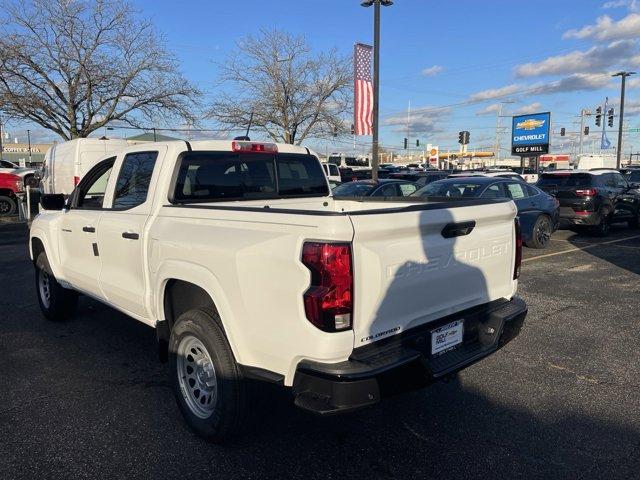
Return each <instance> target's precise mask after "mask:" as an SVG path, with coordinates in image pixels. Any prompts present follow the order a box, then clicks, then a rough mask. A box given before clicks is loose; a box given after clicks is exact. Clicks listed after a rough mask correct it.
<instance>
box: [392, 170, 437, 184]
mask: <svg viewBox="0 0 640 480" xmlns="http://www.w3.org/2000/svg"><path fill="white" fill-rule="evenodd" d="M448 175H449V173H448V172H444V171H440V170H426V171H422V172H403V173H394V174H391V175H389V178H393V179H396V180H406V181H408V182H413V183H415V184H416V186H418V188H422V187H424V186H425V185H427V184H428V183H431V182H435V181H437V180H442V179H443V178H447V176H448Z"/></svg>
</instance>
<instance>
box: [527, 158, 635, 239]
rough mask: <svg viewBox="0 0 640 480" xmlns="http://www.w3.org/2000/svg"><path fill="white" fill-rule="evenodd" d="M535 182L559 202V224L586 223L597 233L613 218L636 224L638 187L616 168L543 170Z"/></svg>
mask: <svg viewBox="0 0 640 480" xmlns="http://www.w3.org/2000/svg"><path fill="white" fill-rule="evenodd" d="M537 186H538V187H539V188H540V189H542V190H544V191H545V192H547V193H550V194H551V195H553V196H555V197H556V198H557V199H558V201H559V202H560V225H561V226H566V227H569V228H571V229H573V230H578V229H580V228H581V227H588V228H590V229H591V230H593V231H594V232H595V233H597V234H599V235H606V234H607V233H608V232H609V225H610V224H611V223H616V222H628V223H629V226H630V227H631V228H638V227H640V217H639V214H640V212H639V209H638V207H639V206H640V191H639V190H637V189H636V185H630V184H629V183H628V182H627V180H626V179H625V178H624V177H623V176H622V174H621V173H620V172H618V171H616V170H590V171H575V172H570V171H559V172H554V173H543V174H542V175H540V179H539V180H538V183H537Z"/></svg>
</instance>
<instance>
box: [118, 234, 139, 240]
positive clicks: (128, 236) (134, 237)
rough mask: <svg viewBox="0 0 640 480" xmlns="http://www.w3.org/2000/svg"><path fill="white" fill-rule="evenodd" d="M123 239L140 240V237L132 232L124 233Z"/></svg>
mask: <svg viewBox="0 0 640 480" xmlns="http://www.w3.org/2000/svg"><path fill="white" fill-rule="evenodd" d="M122 238H128V239H129V240H138V239H139V238H140V235H138V234H137V233H132V232H122Z"/></svg>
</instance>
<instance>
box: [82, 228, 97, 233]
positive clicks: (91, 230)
mask: <svg viewBox="0 0 640 480" xmlns="http://www.w3.org/2000/svg"><path fill="white" fill-rule="evenodd" d="M82 231H83V232H88V233H96V227H82Z"/></svg>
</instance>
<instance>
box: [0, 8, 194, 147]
mask: <svg viewBox="0 0 640 480" xmlns="http://www.w3.org/2000/svg"><path fill="white" fill-rule="evenodd" d="M2 9H3V10H4V13H5V15H4V16H5V19H4V21H3V27H2V28H1V29H0V108H1V109H2V110H4V111H5V112H6V113H7V114H8V115H9V116H11V117H13V118H17V119H21V120H27V121H32V122H35V123H37V124H38V125H41V126H42V127H44V128H46V129H48V130H51V131H54V132H56V133H57V134H58V135H60V136H61V137H63V138H65V139H72V138H77V137H86V136H88V135H89V134H90V133H91V132H93V131H95V130H97V129H99V128H101V127H103V126H105V125H106V124H108V123H109V122H113V121H114V120H118V121H121V122H124V123H127V124H129V125H132V126H140V124H141V123H142V122H143V121H144V120H150V119H154V120H161V121H165V120H168V119H170V118H175V117H180V118H184V119H187V120H192V119H193V116H194V112H193V108H192V104H193V101H194V99H196V98H197V96H198V93H199V92H198V91H197V89H195V88H194V87H193V86H192V85H191V84H190V83H189V82H188V81H187V80H186V79H185V78H184V77H183V76H182V75H181V74H180V73H179V71H178V68H177V62H176V60H175V58H174V57H173V55H172V54H170V53H169V52H168V51H167V50H166V49H165V47H164V44H163V41H162V39H161V38H159V36H158V34H157V33H156V31H155V29H154V28H153V26H152V25H151V23H149V22H148V21H146V20H142V19H140V18H139V17H138V15H137V14H136V12H135V11H134V10H133V9H132V7H131V6H130V4H128V3H126V1H123V0H14V1H6V2H4V3H3V4H2Z"/></svg>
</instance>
